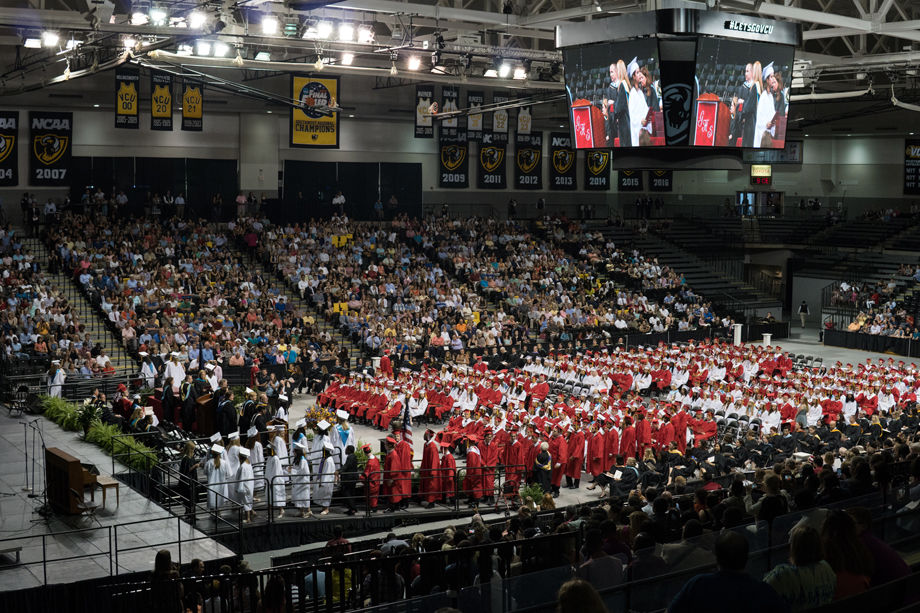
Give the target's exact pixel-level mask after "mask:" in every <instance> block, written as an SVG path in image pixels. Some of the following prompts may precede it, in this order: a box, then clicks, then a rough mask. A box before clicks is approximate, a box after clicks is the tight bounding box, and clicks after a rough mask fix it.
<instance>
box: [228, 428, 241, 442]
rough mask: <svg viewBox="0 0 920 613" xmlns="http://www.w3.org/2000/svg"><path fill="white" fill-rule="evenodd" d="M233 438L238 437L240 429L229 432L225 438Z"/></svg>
mask: <svg viewBox="0 0 920 613" xmlns="http://www.w3.org/2000/svg"><path fill="white" fill-rule="evenodd" d="M235 438H240V431H239V430H237V431H236V432H231V433H230V434H228V435H227V440H230V441H232V440H233V439H235Z"/></svg>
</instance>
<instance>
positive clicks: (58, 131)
mask: <svg viewBox="0 0 920 613" xmlns="http://www.w3.org/2000/svg"><path fill="white" fill-rule="evenodd" d="M29 126H30V137H31V143H30V144H31V152H30V154H29V173H30V174H31V177H30V180H29V183H31V184H32V185H40V186H49V185H70V176H69V174H70V158H71V146H72V145H73V113H54V112H51V111H32V112H30V113H29Z"/></svg>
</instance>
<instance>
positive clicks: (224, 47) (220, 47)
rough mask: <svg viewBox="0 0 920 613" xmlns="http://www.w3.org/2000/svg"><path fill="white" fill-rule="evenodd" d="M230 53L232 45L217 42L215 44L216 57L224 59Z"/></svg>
mask: <svg viewBox="0 0 920 613" xmlns="http://www.w3.org/2000/svg"><path fill="white" fill-rule="evenodd" d="M229 51H230V45H228V44H227V43H225V42H221V41H217V42H216V43H214V57H224V56H225V55H227V53H228V52H229Z"/></svg>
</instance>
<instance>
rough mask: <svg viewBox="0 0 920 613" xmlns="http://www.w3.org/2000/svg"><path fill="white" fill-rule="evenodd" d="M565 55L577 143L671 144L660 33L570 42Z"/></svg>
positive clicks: (613, 145)
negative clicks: (665, 122) (664, 120)
mask: <svg viewBox="0 0 920 613" xmlns="http://www.w3.org/2000/svg"><path fill="white" fill-rule="evenodd" d="M564 61H565V88H566V93H567V96H568V105H569V115H570V118H571V121H572V128H573V132H574V136H575V147H576V148H577V149H602V148H618V147H647V146H652V147H654V146H658V147H660V146H663V145H664V144H665V135H664V128H663V123H662V113H661V110H662V106H661V84H660V81H661V76H660V71H659V61H658V41H657V40H656V39H654V38H645V39H637V40H629V41H622V42H615V43H600V44H596V45H587V46H584V47H575V48H570V49H566V50H565V51H564Z"/></svg>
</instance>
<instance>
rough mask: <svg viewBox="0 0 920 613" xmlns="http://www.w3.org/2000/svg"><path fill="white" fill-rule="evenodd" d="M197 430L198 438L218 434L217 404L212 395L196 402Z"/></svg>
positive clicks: (206, 395)
mask: <svg viewBox="0 0 920 613" xmlns="http://www.w3.org/2000/svg"><path fill="white" fill-rule="evenodd" d="M195 430H196V431H197V433H198V436H211V435H212V434H214V433H215V432H217V403H216V402H214V396H213V395H211V394H205V395H203V396H199V397H198V398H197V399H196V400H195Z"/></svg>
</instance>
